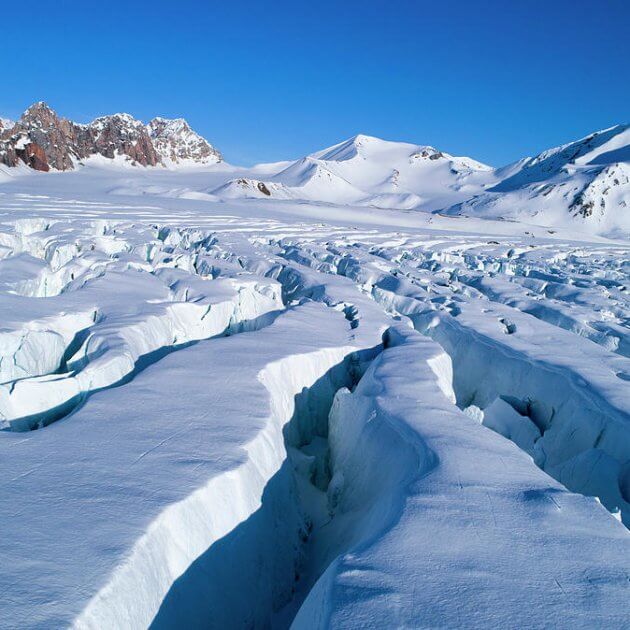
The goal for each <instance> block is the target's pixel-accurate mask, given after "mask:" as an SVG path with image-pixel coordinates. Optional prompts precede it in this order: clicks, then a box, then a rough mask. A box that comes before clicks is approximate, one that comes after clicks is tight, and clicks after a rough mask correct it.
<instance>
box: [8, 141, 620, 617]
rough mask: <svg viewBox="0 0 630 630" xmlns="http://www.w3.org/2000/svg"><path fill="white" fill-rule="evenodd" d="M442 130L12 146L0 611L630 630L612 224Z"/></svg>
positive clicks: (616, 250) (617, 254)
mask: <svg viewBox="0 0 630 630" xmlns="http://www.w3.org/2000/svg"><path fill="white" fill-rule="evenodd" d="M606 142H609V141H606ZM390 144H395V146H390ZM602 146H604V144H602ZM606 147H607V148H606V151H607V152H608V153H610V151H613V150H614V147H612V145H609V144H606ZM425 150H426V152H427V154H426V156H423V155H422V151H425ZM589 150H591V152H592V151H594V150H595V149H592V147H591V148H589ZM409 151H412V153H414V152H416V153H418V152H419V154H420V156H419V157H418V160H420V161H421V166H417V167H416V166H414V165H412V164H407V165H406V166H405V167H404V168H403V166H402V163H401V165H400V168H398V166H396V170H397V171H398V175H397V176H396V177H393V178H391V179H389V180H388V179H387V178H388V177H389V176H390V175H392V173H391V172H390V173H389V174H387V173H385V172H384V171H381V170H379V169H380V167H378V168H377V166H374V164H378V163H379V161H380V162H381V163H382V164H385V163H386V162H388V163H391V164H394V163H398V162H399V161H400V160H402V157H400V156H403V154H404V155H407V154H408V153H409ZM431 151H434V150H429V148H427V147H424V148H423V147H413V146H412V145H409V146H404V147H403V149H401V147H400V145H399V144H396V143H383V142H382V141H378V140H376V139H372V138H366V137H357V138H354V139H352V140H351V141H349V142H346V143H342V144H340V145H337V146H336V147H332V148H331V149H328V150H326V151H323V152H320V153H318V154H314V155H313V156H310V157H309V158H306V159H305V160H303V161H298V162H296V163H284V164H271V165H261V166H259V167H256V168H254V169H248V170H245V169H238V168H236V167H232V166H230V165H227V164H224V163H221V164H217V165H215V166H212V167H207V168H200V167H198V166H197V167H196V168H195V169H191V170H186V168H184V167H182V168H180V169H179V170H178V171H177V172H173V171H167V170H165V169H145V170H139V169H132V168H122V167H120V166H119V165H117V164H113V163H108V164H107V166H106V167H104V166H103V164H101V163H99V162H98V161H88V163H87V164H86V165H85V166H83V167H82V168H81V169H78V170H77V171H75V172H70V173H54V174H46V175H42V174H38V173H26V172H25V171H24V169H12V170H11V172H10V174H7V175H6V176H5V175H4V171H0V314H1V320H2V328H1V330H0V425H1V428H2V430H0V476H1V478H2V480H3V481H2V483H1V485H0V522H1V523H2V524H3V530H4V536H2V538H1V539H0V558H2V562H1V563H0V611H1V612H2V614H1V615H0V627H2V628H51V627H54V628H56V627H68V626H73V627H77V628H145V627H149V626H152V627H154V628H173V627H206V628H207V627H217V628H239V627H276V628H286V627H290V626H291V625H292V626H293V627H295V628H326V627H338V628H365V627H371V628H383V627H472V628H491V627H493V628H494V627H507V628H523V627H535V628H543V627H566V628H576V627H577V628H592V627H606V628H625V627H628V620H629V619H630V578H629V574H630V573H629V572H630V569H629V565H630V534H629V533H628V530H627V528H626V526H628V525H630V430H629V429H630V395H629V391H630V390H629V388H630V337H629V335H628V327H629V326H628V325H629V320H628V312H629V310H628V307H629V301H630V300H629V297H628V272H629V270H630V263H629V262H628V260H629V259H628V253H629V247H628V244H627V242H625V241H622V240H611V239H607V238H604V237H601V236H592V235H590V236H589V235H586V234H584V233H580V232H579V231H577V230H575V229H569V228H560V227H558V228H556V229H549V228H546V227H542V226H539V225H528V224H526V223H522V222H517V221H494V220H490V219H480V218H471V217H461V216H453V217H449V216H441V215H438V214H433V215H432V214H427V213H417V212H413V213H411V212H406V211H403V210H394V209H388V210H383V209H382V208H376V207H369V206H370V205H373V204H366V203H364V201H365V198H364V197H361V195H362V194H363V192H364V191H365V190H366V188H367V187H368V183H370V182H374V181H376V180H379V181H380V182H381V184H379V185H381V190H380V193H379V194H382V195H384V196H386V195H389V194H390V192H391V189H392V188H393V187H395V185H397V186H399V187H403V186H404V187H405V190H406V193H405V194H409V195H419V194H420V193H419V190H414V188H413V185H412V184H413V181H412V177H411V174H412V173H416V170H415V169H416V168H417V169H427V173H428V172H429V171H430V172H431V173H432V175H431V177H433V176H435V177H437V176H438V175H439V173H442V171H443V170H444V169H442V166H441V165H442V163H443V161H444V160H446V161H447V162H448V164H449V165H448V167H446V168H448V169H451V170H452V169H455V170H457V169H460V170H458V172H457V173H452V172H450V170H449V172H450V175H448V177H452V178H453V180H452V181H453V186H454V188H452V190H451V192H448V193H447V196H450V195H451V193H452V194H453V195H456V194H458V193H457V189H456V187H457V186H460V185H468V184H465V182H466V181H470V182H481V181H482V180H484V181H485V178H492V177H494V175H493V172H492V171H489V170H488V169H486V168H485V167H483V166H482V165H479V164H476V163H474V162H472V161H467V162H466V165H465V166H464V165H463V162H462V160H463V159H460V158H451V157H450V156H445V155H444V154H441V155H440V156H439V157H436V158H435V159H431V156H432V155H437V153H438V152H435V153H432V152H431ZM560 153H561V152H560ZM399 154H400V155H399ZM554 155H555V154H554ZM589 155H590V154H589ZM375 156H381V157H379V158H378V159H376V157H375ZM366 158H368V159H366ZM405 159H407V158H405ZM550 159H551V158H550ZM555 159H556V158H553V160H555ZM575 159H577V158H575ZM589 159H591V160H592V159H593V156H592V155H591V158H589ZM553 160H552V161H553ZM361 161H363V162H368V163H369V164H371V165H372V166H370V169H372V168H374V170H373V171H372V170H370V169H360V168H359V169H358V168H355V167H356V165H357V164H360V163H361ZM425 162H426V163H425ZM553 163H554V164H555V161H553ZM531 168H535V166H534V165H532V166H531ZM464 171H466V172H465V173H464ZM444 172H445V171H444ZM278 173H282V176H281V177H280V176H277V177H276V175H277V174H278ZM514 176H515V177H516V175H514ZM3 177H4V179H3ZM394 180H396V181H397V182H398V183H397V184H395V182H394ZM327 181H328V182H332V183H331V184H330V185H331V186H335V187H337V188H336V190H342V189H343V190H345V191H346V192H347V200H348V203H347V204H346V205H343V206H342V205H339V202H338V200H337V201H336V202H333V201H330V202H326V203H324V202H322V194H325V192H326V190H327V186H328V185H329V184H326V182H327ZM340 182H341V183H340ZM259 183H262V184H263V185H264V187H265V189H266V190H267V191H268V192H271V194H270V195H267V194H266V193H265V192H264V190H262V189H261V187H260V186H258V184H259ZM371 185H372V184H371V183H370V186H371ZM471 185H472V183H471ZM475 185H476V184H475ZM492 185H494V184H492ZM270 187H274V188H273V189H272V188H270ZM309 187H312V188H313V189H317V191H316V192H317V199H318V201H317V202H309V201H307V199H308V195H304V196H301V197H299V198H298V197H296V196H295V195H294V191H295V190H296V189H297V188H305V189H306V188H309ZM218 189H220V190H222V191H223V192H221V193H220V194H219V193H217V192H216V191H217V190H218ZM241 189H243V190H246V191H248V192H247V194H240V192H239V191H240V190H241ZM440 190H442V191H444V190H445V189H444V187H443V186H441V188H440ZM213 191H214V192H213ZM281 191H283V192H282V193H281ZM322 191H323V192H322ZM282 195H284V196H282ZM427 203H429V204H430V203H432V202H430V201H427ZM440 203H442V202H440ZM624 524H625V526H624Z"/></svg>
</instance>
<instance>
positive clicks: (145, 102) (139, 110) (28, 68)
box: [0, 0, 630, 165]
mask: <svg viewBox="0 0 630 630" xmlns="http://www.w3.org/2000/svg"><path fill="white" fill-rule="evenodd" d="M0 21H1V22H2V24H3V27H2V36H1V37H0V67H1V68H2V73H1V77H2V78H1V82H2V83H1V85H2V87H3V89H1V90H0V113H2V114H4V115H8V116H10V117H17V116H18V115H19V114H20V113H21V111H23V110H24V109H25V108H26V107H27V106H28V105H29V104H30V103H31V102H33V101H37V100H45V101H46V102H48V103H49V104H50V105H51V106H52V107H53V108H54V109H56V110H57V111H58V112H59V113H60V114H62V115H64V116H67V117H69V118H73V119H75V120H78V121H81V122H87V121H89V120H91V119H92V118H94V117H96V116H98V115H102V114H106V113H114V112H117V111H126V112H129V113H131V114H133V115H134V116H137V117H139V118H141V119H143V120H148V119H150V118H151V117H153V116H154V115H162V116H169V117H176V116H183V117H185V118H187V119H188V120H189V122H190V123H191V125H192V126H193V127H194V128H195V129H196V130H197V131H199V132H200V133H202V134H203V135H205V136H206V137H207V138H208V139H209V140H210V141H211V142H213V143H214V144H215V145H216V146H217V147H218V148H219V149H221V150H222V151H223V152H224V154H225V156H226V158H227V159H228V161H231V162H234V163H243V164H249V163H254V162H260V161H274V160H280V159H288V158H296V157H299V156H301V155H303V154H306V153H310V152H312V151H314V150H317V149H319V148H322V147H325V146H328V145H330V144H334V143H335V142H338V141H340V140H342V139H345V138H347V137H349V136H351V135H354V134H355V133H359V132H360V133H366V134H370V135H376V136H379V137H383V138H386V139H391V140H406V141H409V142H415V143H419V144H432V145H434V146H437V147H438V148H440V149H442V150H445V151H448V152H450V153H454V154H458V155H470V156H472V157H474V158H476V159H479V160H481V161H485V162H487V163H490V164H493V165H500V164H504V163H507V162H510V161H512V160H515V159H517V158H519V157H522V156H523V155H528V154H534V153H536V152H538V151H540V150H542V149H545V148H548V147H550V146H553V145H556V144H560V143H562V142H566V141H570V140H573V139H576V138H578V137H580V136H583V135H586V134H587V133H589V132H590V131H594V130H596V129H599V128H603V127H608V126H611V125H613V124H616V123H620V122H628V121H629V120H630V70H629V65H628V64H629V61H630V36H629V32H630V2H628V1H627V0H589V1H586V0H572V1H569V0H544V1H542V0H528V1H516V0H515V1H511V0H510V1H503V2H499V1H495V0H492V1H483V0H478V1H476V2H471V1H464V0H451V1H450V2H447V1H439V2H438V1H436V0H432V1H431V2H429V1H424V0H416V1H407V0H389V1H377V0H363V1H355V0H346V1H341V0H338V1H337V2H329V1H328V0H319V1H317V2H314V1H313V2H308V1H307V2H298V1H292V2H285V1H284V0H278V1H269V2H260V1H259V2H253V1H252V2H239V1H238V0H235V1H233V2H212V1H201V0H198V1H191V0H178V1H177V2H164V1H162V0H152V1H151V2H149V1H144V0H143V1H137V0H136V1H134V0H127V1H125V2H120V1H119V0H108V2H94V1H89V0H88V1H86V0H82V1H81V2H79V1H76V0H56V1H54V2H53V1H52V0H49V1H43V0H30V1H29V2H27V3H17V2H11V3H4V5H3V7H2V9H0Z"/></svg>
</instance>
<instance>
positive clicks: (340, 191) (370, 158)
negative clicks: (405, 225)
mask: <svg viewBox="0 0 630 630" xmlns="http://www.w3.org/2000/svg"><path fill="white" fill-rule="evenodd" d="M495 181H496V180H495V179H494V171H493V169H492V168H491V167H489V166H486V165H485V164H481V163H480V162H477V161H475V160H472V159H470V158H465V157H454V156H452V155H450V154H448V153H445V152H442V151H439V150H437V149H435V148H433V147H430V146H427V145H416V144H410V143H406V142H392V141H388V140H382V139H380V138H375V137H373V136H367V135H364V134H358V135H355V136H353V137H351V138H349V139H347V140H345V141H343V142H340V143H338V144H335V145H333V146H330V147H327V148H325V149H322V150H320V151H316V152H314V153H311V154H310V155H307V156H305V157H303V158H301V159H299V160H296V161H294V162H292V163H290V164H289V165H283V167H282V168H281V169H280V170H279V171H278V172H276V173H275V175H272V176H271V177H270V178H269V181H268V184H275V186H276V187H277V188H278V187H279V190H281V194H282V196H283V197H286V196H289V197H291V198H294V199H300V200H307V201H324V202H327V203H343V204H352V205H363V206H375V207H382V208H404V209H411V208H413V209H422V210H433V209H437V208H442V207H445V206H448V205H451V204H453V203H456V202H457V201H461V200H463V199H468V198H470V197H471V196H472V195H473V194H475V193H478V192H481V191H482V190H483V189H484V186H486V185H489V184H492V183H495ZM268 188H269V189H270V190H271V194H270V195H269V197H272V198H273V197H274V192H273V190H272V186H268ZM213 192H214V193H215V194H219V195H220V193H221V191H220V190H216V191H213ZM231 192H234V191H231ZM243 196H249V195H248V194H247V193H246V191H245V190H243Z"/></svg>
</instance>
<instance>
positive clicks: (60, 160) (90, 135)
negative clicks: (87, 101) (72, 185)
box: [0, 101, 222, 171]
mask: <svg viewBox="0 0 630 630" xmlns="http://www.w3.org/2000/svg"><path fill="white" fill-rule="evenodd" d="M7 122H8V121H7ZM93 155H102V156H104V157H107V158H110V159H113V158H115V157H120V156H122V157H124V158H127V159H128V160H130V161H131V162H132V163H133V164H138V165H142V166H157V165H159V164H167V165H168V164H176V163H179V162H184V161H186V162H194V163H200V164H212V163H216V162H220V161H221V159H222V158H221V154H220V153H219V152H218V151H217V150H216V149H215V148H214V147H212V145H210V144H209V143H208V142H207V141H206V140H204V138H202V137H201V136H199V135H198V134H196V133H195V132H194V131H193V130H192V129H191V128H190V127H189V125H188V123H187V122H186V121H185V120H183V119H181V118H180V119H177V120H167V119H164V118H156V119H154V120H152V121H151V122H150V123H149V125H145V124H144V123H142V122H141V121H139V120H136V119H135V118H134V117H133V116H130V115H129V114H114V115H112V116H102V117H100V118H97V119H96V120H94V121H93V122H91V123H90V124H88V125H81V124H77V123H75V122H72V121H71V120H67V119H65V118H59V117H58V116H57V114H56V113H55V112H54V111H53V110H52V109H51V108H50V107H49V106H48V105H46V103H44V102H41V101H40V102H39V103H35V104H34V105H31V106H30V107H29V108H28V109H27V110H26V111H25V112H24V114H23V115H22V117H21V118H20V120H19V121H18V122H17V123H15V124H11V125H7V124H5V122H4V120H0V163H2V164H5V165H7V166H17V165H18V164H19V163H20V162H23V163H24V164H26V165H27V166H29V167H31V168H33V169H36V170H41V171H48V170H50V169H51V168H54V169H57V170H60V171H65V170H70V169H72V168H74V163H75V161H80V160H83V159H86V158H88V157H90V156H93Z"/></svg>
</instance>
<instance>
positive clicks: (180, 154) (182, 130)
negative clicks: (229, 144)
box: [147, 116, 223, 164]
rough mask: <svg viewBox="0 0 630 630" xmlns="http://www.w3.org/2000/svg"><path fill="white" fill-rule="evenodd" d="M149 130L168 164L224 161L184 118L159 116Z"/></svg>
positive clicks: (161, 155) (151, 123)
mask: <svg viewBox="0 0 630 630" xmlns="http://www.w3.org/2000/svg"><path fill="white" fill-rule="evenodd" d="M147 129H148V131H149V135H150V136H151V139H152V140H153V144H154V146H155V148H156V150H157V152H158V153H159V155H160V157H161V158H162V161H164V162H165V163H167V164H181V163H184V164H186V163H187V164H216V163H218V162H221V161H222V160H223V157H222V156H221V153H220V152H219V151H218V150H217V149H215V148H214V147H213V146H212V145H211V144H210V143H209V142H208V141H207V140H206V139H205V138H203V137H201V136H200V135H199V134H198V133H196V132H194V131H193V130H192V129H191V128H190V125H189V124H188V123H187V122H186V121H185V120H184V119H183V118H175V119H168V118H161V117H159V116H158V117H156V118H154V119H153V120H152V121H151V122H150V123H149V124H148V125H147Z"/></svg>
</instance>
